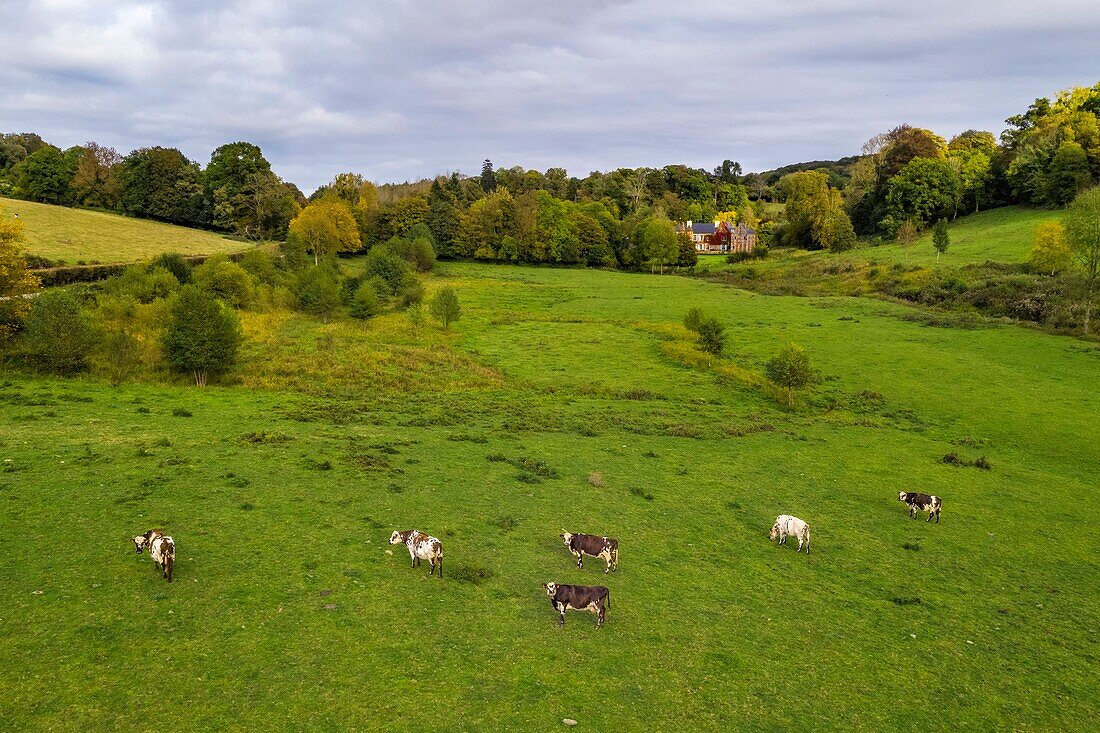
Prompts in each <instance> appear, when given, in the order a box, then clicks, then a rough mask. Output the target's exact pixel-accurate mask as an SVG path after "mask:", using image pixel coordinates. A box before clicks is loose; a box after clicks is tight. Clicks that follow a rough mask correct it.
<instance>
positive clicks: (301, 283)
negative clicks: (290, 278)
mask: <svg viewBox="0 0 1100 733" xmlns="http://www.w3.org/2000/svg"><path fill="white" fill-rule="evenodd" d="M292 290H293V292H294V296H295V298H296V299H297V301H298V309H299V310H301V311H303V312H305V313H309V314H311V315H315V316H321V318H322V320H324V321H326V322H327V321H328V319H329V318H330V317H331V316H332V314H333V313H335V312H336V309H337V308H339V307H340V280H339V277H338V276H337V274H336V271H335V270H334V269H333V268H332V267H330V266H329V265H327V264H321V265H313V266H311V267H307V268H305V269H304V270H302V271H300V272H299V273H298V275H297V276H296V277H295V278H294V283H293V288H292Z"/></svg>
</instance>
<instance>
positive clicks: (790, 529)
mask: <svg viewBox="0 0 1100 733" xmlns="http://www.w3.org/2000/svg"><path fill="white" fill-rule="evenodd" d="M789 535H794V536H795V537H797V538H798V552H802V545H803V544H805V545H806V554H807V555H809V554H810V525H808V524H806V523H805V522H803V521H802V520H801V519H799V518H798V517H792V516H791V515H790V514H780V515H779V516H778V517H776V518H775V524H773V525H772V531H771V532H769V533H768V539H769V540H774V539H775V538H776V537H778V538H779V544H781V545H785V544H787V537H788V536H789Z"/></svg>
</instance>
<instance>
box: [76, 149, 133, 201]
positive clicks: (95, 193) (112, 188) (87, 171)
mask: <svg viewBox="0 0 1100 733" xmlns="http://www.w3.org/2000/svg"><path fill="white" fill-rule="evenodd" d="M121 162H122V156H121V155H119V154H118V151H117V150H115V149H114V148H111V147H107V146H106V145H100V144H99V143H96V142H88V143H85V145H84V152H83V154H82V155H81V156H80V161H79V162H78V163H77V166H76V172H75V173H74V174H73V179H72V190H73V195H74V198H75V200H76V203H77V204H80V205H82V206H95V207H98V208H102V209H113V208H114V207H115V206H116V205H117V204H118V197H119V194H120V193H121V186H120V184H119V180H118V175H117V167H118V164H119V163H121Z"/></svg>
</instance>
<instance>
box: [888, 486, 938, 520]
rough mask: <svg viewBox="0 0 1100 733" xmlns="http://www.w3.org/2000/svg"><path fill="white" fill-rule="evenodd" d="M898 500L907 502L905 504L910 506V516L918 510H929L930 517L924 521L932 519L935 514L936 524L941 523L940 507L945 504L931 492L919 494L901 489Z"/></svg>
mask: <svg viewBox="0 0 1100 733" xmlns="http://www.w3.org/2000/svg"><path fill="white" fill-rule="evenodd" d="M898 501H901V502H905V505H906V506H908V507H909V516H910V517H912V516H914V515H915V514H916V513H917V512H918V511H920V512H928V519H926V520H924V521H926V522H930V521H932V516H933V515H935V517H936V524H939V523H940V507H941V506H943V502H942V501H941V500H940V497H938V496H931V495H930V494H918V493H917V492H915V491H899V492H898Z"/></svg>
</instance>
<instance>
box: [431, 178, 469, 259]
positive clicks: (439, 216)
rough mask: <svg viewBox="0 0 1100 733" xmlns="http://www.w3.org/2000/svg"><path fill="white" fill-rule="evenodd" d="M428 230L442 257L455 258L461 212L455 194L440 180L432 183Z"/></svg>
mask: <svg viewBox="0 0 1100 733" xmlns="http://www.w3.org/2000/svg"><path fill="white" fill-rule="evenodd" d="M426 223H427V225H428V228H429V229H431V232H432V236H433V237H434V238H435V241H436V246H437V247H438V250H437V251H438V253H439V256H440V257H443V258H445V259H446V258H451V257H454V256H455V246H456V240H457V239H458V232H459V227H460V226H461V224H462V220H461V210H460V209H459V206H458V201H457V200H456V198H455V195H454V193H453V192H452V191H451V190H450V189H448V188H445V187H444V186H443V185H442V184H441V183H440V182H439V181H438V180H436V181H432V187H431V189H429V191H428V215H427V219H426Z"/></svg>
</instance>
